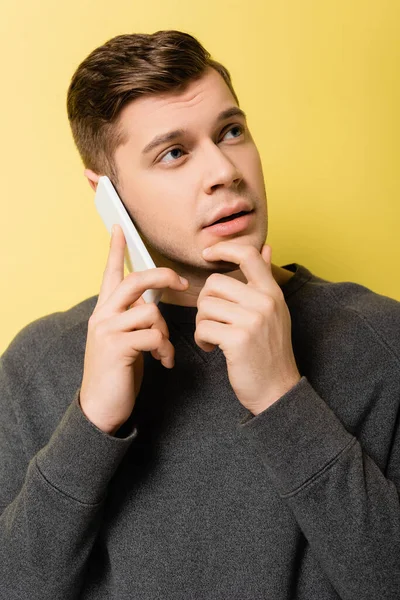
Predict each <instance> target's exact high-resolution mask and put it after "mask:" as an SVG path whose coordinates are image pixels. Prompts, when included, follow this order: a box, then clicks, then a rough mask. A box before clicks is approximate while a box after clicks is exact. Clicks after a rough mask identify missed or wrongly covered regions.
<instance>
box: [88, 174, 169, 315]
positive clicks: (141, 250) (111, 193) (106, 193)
mask: <svg viewBox="0 0 400 600" xmlns="http://www.w3.org/2000/svg"><path fill="white" fill-rule="evenodd" d="M94 202H95V205H96V208H97V212H98V213H99V215H100V217H101V218H102V220H103V223H104V224H105V226H106V227H107V230H108V232H109V234H110V235H111V228H112V226H113V225H114V224H117V225H120V227H121V228H122V231H123V232H124V235H125V240H126V247H125V264H126V267H127V269H128V271H129V272H130V273H132V271H135V272H136V271H144V270H145V269H154V268H155V267H156V265H155V264H154V262H153V259H152V258H151V256H150V254H149V252H148V250H147V248H146V246H145V245H144V243H143V241H142V239H141V237H140V235H139V233H138V231H137V229H136V227H135V225H134V224H133V221H132V219H131V217H130V216H129V214H128V212H127V210H126V208H125V206H124V205H123V203H122V201H121V199H120V197H119V196H118V194H117V192H116V189H115V187H114V186H113V184H112V183H111V181H110V179H109V178H108V177H107V176H106V175H103V176H102V177H100V178H99V181H98V184H97V188H96V194H95V197H94ZM162 293H163V290H162V289H148V290H146V291H145V292H144V293H143V294H142V298H143V300H144V301H145V302H155V303H156V304H158V303H159V301H160V298H161V296H162Z"/></svg>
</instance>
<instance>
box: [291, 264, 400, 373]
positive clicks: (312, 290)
mask: <svg viewBox="0 0 400 600" xmlns="http://www.w3.org/2000/svg"><path fill="white" fill-rule="evenodd" d="M297 266H298V268H299V271H300V275H302V274H303V273H304V275H302V279H303V280H304V283H303V285H302V286H301V287H300V289H299V290H298V291H297V292H296V293H294V294H293V295H292V296H291V297H289V302H288V306H289V308H290V311H291V315H292V319H293V324H294V327H295V330H296V331H295V333H296V332H298V334H299V335H300V336H301V338H303V337H304V338H305V339H306V340H308V341H309V342H311V341H312V342H313V343H316V344H317V346H318V350H319V349H320V348H319V346H320V345H321V346H323V347H326V348H328V347H333V348H337V349H339V350H340V351H342V350H345V351H346V352H347V351H349V352H350V351H351V350H355V349H356V348H358V349H360V350H361V351H365V352H371V351H377V350H378V349H379V355H380V357H381V358H382V357H383V356H384V355H386V356H387V357H389V356H390V357H391V359H393V360H394V362H395V363H397V364H398V362H399V360H400V335H399V333H400V302H399V301H398V300H396V299H394V298H390V297H389V296H385V295H382V294H378V293H377V292H374V291H373V290H371V289H370V288H368V287H366V286H364V285H361V284H358V283H354V282H350V281H341V282H332V281H329V280H327V279H323V278H322V277H318V276H316V275H315V274H313V273H311V271H309V270H308V269H306V268H305V267H303V266H301V265H297ZM391 362H393V361H391Z"/></svg>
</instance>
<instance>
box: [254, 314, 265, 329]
mask: <svg viewBox="0 0 400 600" xmlns="http://www.w3.org/2000/svg"><path fill="white" fill-rule="evenodd" d="M263 323H264V317H263V315H262V314H261V313H259V312H255V313H253V315H252V319H251V327H252V329H253V330H254V331H258V330H259V329H260V328H261V327H262V326H263Z"/></svg>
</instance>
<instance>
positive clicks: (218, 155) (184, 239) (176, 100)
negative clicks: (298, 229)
mask: <svg viewBox="0 0 400 600" xmlns="http://www.w3.org/2000/svg"><path fill="white" fill-rule="evenodd" d="M232 107H237V104H236V102H235V100H234V98H233V96H232V94H231V92H230V90H229V88H228V86H227V85H226V83H225V81H224V80H223V78H222V77H221V76H220V75H219V73H217V71H215V70H214V69H209V70H208V71H207V73H206V74H205V75H204V77H202V79H200V80H198V81H197V82H193V83H191V84H190V86H189V87H188V89H187V90H186V91H185V93H183V94H179V95H178V94H171V93H168V94H159V95H154V96H146V97H143V98H140V99H136V100H134V101H133V102H131V103H130V104H128V105H127V106H125V107H124V109H123V111H122V113H121V115H120V119H121V126H122V127H123V129H124V131H125V132H127V133H128V142H127V143H126V144H124V145H121V146H119V147H118V149H117V151H116V154H115V160H116V164H117V168H118V172H119V179H120V184H119V187H118V191H119V193H120V196H121V199H122V201H123V202H124V205H125V207H126V209H127V210H128V212H129V214H130V216H131V218H132V219H133V222H134V224H135V226H136V228H137V229H138V231H139V233H140V235H141V237H142V239H143V241H144V243H145V245H146V247H147V249H148V251H149V253H150V255H151V256H152V258H153V260H154V263H155V265H156V266H157V267H161V266H162V267H170V268H172V269H173V270H174V271H176V272H177V273H178V274H179V275H182V276H184V277H186V278H187V279H188V280H189V283H190V287H189V289H188V290H187V291H186V292H184V293H182V292H178V295H177V293H176V292H173V291H172V290H165V292H164V294H163V296H162V298H161V300H162V301H165V302H171V303H176V304H182V305H188V306H195V305H196V299H197V297H198V294H199V293H200V291H201V289H202V287H203V286H204V283H205V280H206V279H207V277H208V276H209V275H210V274H211V273H212V272H219V273H225V274H227V275H229V276H232V277H234V278H236V279H239V280H240V281H244V282H246V279H245V278H244V276H243V274H242V273H241V271H240V270H239V269H238V265H236V264H233V263H230V262H225V261H218V262H209V261H206V260H205V259H204V258H203V257H202V255H201V252H202V250H203V249H204V248H206V247H207V246H212V245H213V244H216V243H218V242H220V241H224V240H234V241H235V243H237V244H246V245H247V244H250V245H253V246H255V247H256V248H257V249H258V250H259V251H261V249H262V246H263V244H264V243H265V240H266V236H267V231H268V223H267V201H266V192H265V185H264V179H263V172H262V165H261V160H260V156H259V153H258V150H257V148H256V145H255V143H254V141H253V139H252V137H251V134H250V131H249V129H248V128H247V125H246V120H245V118H244V117H242V116H240V115H235V116H231V117H229V118H226V119H224V120H222V121H218V120H217V116H218V115H219V113H221V112H222V111H224V110H226V109H228V108H232ZM175 129H185V130H186V131H187V133H186V134H185V135H181V136H180V137H177V138H176V139H173V140H170V141H166V142H164V143H162V144H160V145H158V146H156V147H153V149H151V150H150V151H149V152H144V149H145V147H146V146H147V145H148V144H149V143H150V142H151V141H152V140H153V138H155V137H157V136H160V135H161V134H166V133H168V132H170V131H172V130H175ZM241 199H242V200H244V201H245V202H246V203H247V204H248V205H249V206H250V207H251V208H253V209H254V210H255V213H254V214H253V216H252V218H251V220H250V225H249V226H248V228H247V229H245V230H243V231H240V232H238V233H236V234H231V235H229V236H224V237H220V236H217V235H216V234H215V233H212V232H211V231H210V230H208V229H204V225H205V224H206V223H207V222H209V220H210V218H212V217H213V215H214V214H215V212H216V211H217V210H219V209H221V208H222V207H225V206H227V205H232V204H234V203H236V202H237V201H239V200H241ZM183 296H185V300H183ZM178 298H179V299H178Z"/></svg>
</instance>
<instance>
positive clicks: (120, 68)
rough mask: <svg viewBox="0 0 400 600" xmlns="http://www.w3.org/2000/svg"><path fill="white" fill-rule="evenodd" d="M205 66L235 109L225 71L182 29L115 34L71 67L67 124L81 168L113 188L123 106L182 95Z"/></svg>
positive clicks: (116, 180)
mask: <svg viewBox="0 0 400 600" xmlns="http://www.w3.org/2000/svg"><path fill="white" fill-rule="evenodd" d="M209 68H213V69H215V70H216V71H217V72H218V73H219V74H220V75H221V76H222V78H223V79H224V81H225V83H226V84H227V86H228V88H229V89H230V91H231V93H232V95H233V97H234V99H235V101H236V103H237V105H238V106H239V101H238V98H237V96H236V94H235V91H234V89H233V86H232V82H231V76H230V73H229V71H228V70H227V69H226V68H225V67H224V66H223V65H222V64H220V63H219V62H217V61H215V60H213V59H212V58H211V55H210V53H209V52H208V51H207V50H206V49H205V48H204V47H203V46H202V44H201V43H200V42H199V41H198V40H197V39H196V38H195V37H193V36H192V35H190V34H188V33H185V32H183V31H176V30H162V31H157V32H155V33H152V34H145V33H132V34H124V35H118V36H116V37H114V38H112V39H110V40H108V41H107V42H106V43H105V44H103V45H102V46H99V47H98V48H96V49H95V50H93V51H92V52H91V53H90V54H89V55H88V56H87V58H85V59H84V60H83V62H81V64H80V65H79V66H78V68H77V69H76V71H75V73H74V74H73V76H72V78H71V82H70V85H69V87H68V93H67V112H68V120H69V123H70V126H71V130H72V135H73V138H74V142H75V144H76V147H77V149H78V152H79V154H80V156H81V159H82V161H83V164H84V166H85V168H88V169H91V170H93V171H94V172H96V173H100V174H102V175H107V176H108V177H109V178H110V180H111V181H112V182H113V183H114V185H115V186H118V183H119V177H118V170H117V166H116V163H115V158H114V157H115V151H116V149H117V148H118V146H120V145H121V144H123V143H125V142H126V141H127V139H126V136H127V134H126V132H124V131H123V130H122V127H121V125H120V119H119V116H120V113H121V111H122V108H123V107H124V106H125V105H127V104H128V103H129V102H131V101H133V100H135V98H139V97H142V96H149V95H152V94H160V93H165V92H177V93H183V92H184V91H185V89H186V88H187V87H188V85H189V84H190V83H191V82H193V81H195V80H198V79H200V78H201V77H202V76H203V75H204V74H205V72H206V71H207V70H208V69H209Z"/></svg>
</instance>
